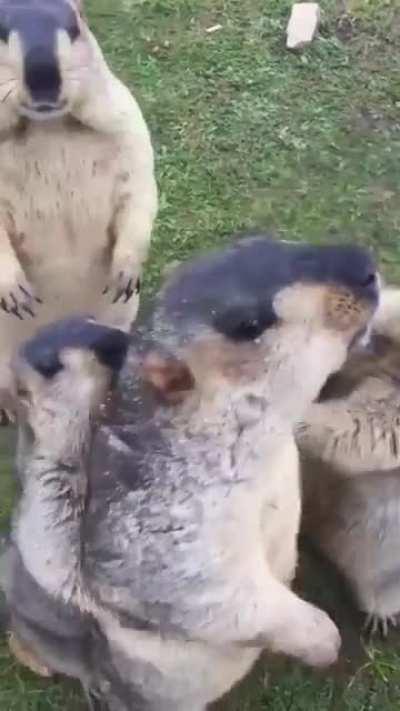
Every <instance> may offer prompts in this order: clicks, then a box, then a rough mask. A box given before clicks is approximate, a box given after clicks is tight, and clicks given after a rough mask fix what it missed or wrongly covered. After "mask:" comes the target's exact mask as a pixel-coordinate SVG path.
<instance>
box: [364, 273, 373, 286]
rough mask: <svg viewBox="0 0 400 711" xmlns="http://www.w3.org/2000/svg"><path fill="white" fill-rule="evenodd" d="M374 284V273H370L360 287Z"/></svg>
mask: <svg viewBox="0 0 400 711" xmlns="http://www.w3.org/2000/svg"><path fill="white" fill-rule="evenodd" d="M375 282H376V274H375V272H370V273H369V274H368V276H367V277H366V278H365V279H364V281H362V282H361V286H371V284H374V283H375Z"/></svg>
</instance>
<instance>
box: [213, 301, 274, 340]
mask: <svg viewBox="0 0 400 711" xmlns="http://www.w3.org/2000/svg"><path fill="white" fill-rule="evenodd" d="M275 321H276V318H275V315H274V314H273V313H271V314H269V315H267V314H266V313H265V314H262V313H259V310H258V309H257V308H254V309H246V310H242V309H237V308H236V309H230V310H228V311H225V312H224V313H222V314H219V315H218V316H217V317H216V318H215V321H214V326H215V328H216V329H217V331H219V332H220V333H223V334H224V336H226V337H227V338H230V339H231V340H233V341H254V340H255V339H256V338H258V337H259V336H261V334H262V333H263V332H264V331H265V330H266V329H267V328H269V327H270V326H272V325H273V323H275Z"/></svg>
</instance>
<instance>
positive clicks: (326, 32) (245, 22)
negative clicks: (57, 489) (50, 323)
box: [0, 0, 400, 711]
mask: <svg viewBox="0 0 400 711" xmlns="http://www.w3.org/2000/svg"><path fill="white" fill-rule="evenodd" d="M86 4H87V10H88V14H89V17H90V20H91V23H92V26H93V29H94V31H95V32H96V34H97V36H98V38H99V40H100V42H101V44H102V46H103V48H104V51H105V53H106V55H107V57H108V59H109V61H110V63H111V64H112V66H113V67H114V68H115V70H116V71H117V72H118V73H119V75H120V76H121V77H122V78H123V79H124V80H125V81H126V82H127V83H128V84H129V85H130V86H131V87H132V89H133V90H134V92H135V94H136V96H137V98H138V99H139V101H140V103H141V106H142V108H143V110H144V113H145V115H146V118H147V120H148V123H149V125H150V127H151V130H152V134H153V139H154V146H155V149H156V154H157V174H158V181H159V186H160V203H161V207H160V212H159V218H158V223H157V227H156V230H155V234H154V241H153V248H152V254H151V259H150V262H149V265H148V267H147V272H146V286H147V289H148V290H151V289H152V288H154V286H155V284H156V283H157V280H158V277H159V273H160V269H161V268H162V267H163V265H164V264H166V263H167V262H169V261H171V260H173V259H176V258H182V257H185V256H187V255H189V254H190V253H192V252H193V251H194V250H198V249H204V248H207V247H210V246H214V245H215V244H217V243H223V242H224V241H226V240H227V239H229V236H230V235H231V233H232V232H234V231H238V230H242V229H244V228H247V227H254V226H259V227H263V228H267V229H271V230H274V231H275V232H276V233H278V234H281V235H282V236H284V237H289V238H292V239H310V240H313V241H324V240H333V239H334V240H345V241H346V240H347V241H349V240H354V239H357V240H360V241H362V242H364V243H366V244H369V245H372V246H373V247H375V248H376V249H377V251H378V254H379V256H380V260H381V263H382V265H383V267H384V271H385V273H386V275H387V276H388V278H389V279H392V280H396V279H398V281H400V239H399V233H400V184H399V177H400V6H398V0H347V1H346V0H337V2H336V0H323V2H322V6H323V8H324V13H323V25H322V28H321V37H320V38H319V39H318V40H317V41H316V42H315V43H314V44H313V46H312V47H311V48H309V49H308V50H307V51H306V52H304V53H303V54H301V55H294V54H290V53H288V52H287V51H286V50H285V46H284V30H285V26H286V22H287V18H288V15H289V8H290V4H291V3H290V2H289V0H114V1H113V2H112V1H111V0H87V3H86ZM396 6H398V9H396ZM217 23H218V24H221V26H222V28H221V29H220V30H219V31H217V32H215V33H212V34H209V33H207V32H206V29H207V28H209V27H210V26H212V25H215V24H217ZM7 436H9V434H8V433H7ZM2 451H3V452H4V454H3V457H2V459H1V460H0V466H1V468H2V470H3V477H2V480H1V484H0V523H1V525H2V526H3V528H4V527H6V526H7V522H8V517H9V510H10V506H11V501H12V496H13V487H12V481H11V478H10V476H9V468H10V467H9V461H10V456H9V455H10V446H8V445H7V443H4V442H3V446H2ZM300 577H301V580H300V581H299V586H300V588H301V589H303V590H305V591H306V593H305V594H307V596H308V598H309V599H313V600H315V601H318V602H319V603H320V604H321V605H323V606H324V607H325V609H327V610H328V611H329V612H330V613H331V614H332V615H333V617H334V618H335V619H336V620H337V621H338V623H339V624H340V626H341V629H342V632H343V636H344V641H345V644H344V649H343V654H342V658H341V661H340V664H339V665H338V667H337V668H335V669H334V670H332V671H330V672H329V673H326V672H325V673H323V674H321V673H320V674H318V675H317V674H315V673H313V672H311V671H308V670H305V669H303V668H300V667H299V666H296V665H294V664H292V663H289V662H287V661H281V660H279V661H276V660H272V661H271V662H270V663H268V665H267V664H266V663H265V662H262V663H260V664H259V665H258V667H257V669H256V670H255V672H254V674H253V675H252V676H251V677H250V678H249V679H248V680H246V682H245V683H244V684H243V685H241V687H240V688H239V689H238V690H237V691H235V692H234V693H233V694H231V695H230V697H229V698H228V699H227V700H226V701H224V702H222V703H221V704H219V706H218V707H219V708H228V709H231V710H232V711H239V709H240V710H241V711H249V710H250V709H252V710H253V709H254V710H255V711H260V710H262V709H268V710H271V711H317V710H318V711H328V709H329V710H330V711H331V710H332V711H333V710H334V711H353V710H354V711H356V710H357V711H385V709H400V688H399V686H400V652H399V653H398V654H396V649H397V648H398V647H399V641H400V636H398V637H396V635H395V634H393V635H392V637H391V639H390V640H389V641H388V642H387V643H385V644H381V645H380V644H377V643H375V644H374V645H367V644H366V643H365V642H363V641H362V639H360V633H359V630H360V620H359V618H358V616H357V614H356V613H355V612H354V611H353V609H352V607H351V603H350V602H349V600H348V599H347V595H346V592H345V590H344V587H343V585H340V584H338V582H337V580H336V578H335V575H334V574H333V573H332V571H331V570H330V569H328V567H327V566H325V565H322V564H321V562H319V561H316V560H315V559H314V557H313V556H312V555H311V554H310V553H306V554H304V555H303V564H302V566H301V569H300ZM267 670H268V672H267ZM267 678H268V684H266V681H267ZM80 699H81V697H80V694H79V691H78V690H76V689H75V688H74V687H73V686H71V685H68V684H63V683H61V682H60V683H53V682H51V683H47V682H46V683H43V682H42V681H41V680H36V679H35V678H34V677H33V676H32V675H30V674H27V673H26V672H24V671H22V670H21V669H20V668H19V667H18V666H17V665H16V664H15V662H14V661H12V660H11V659H10V658H9V657H8V655H7V652H6V647H5V645H3V646H2V647H0V709H1V711H50V709H51V710H52V711H61V709H63V710H67V711H79V709H83V708H84V704H83V702H82V701H80Z"/></svg>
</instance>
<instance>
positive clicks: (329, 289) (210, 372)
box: [144, 237, 379, 401]
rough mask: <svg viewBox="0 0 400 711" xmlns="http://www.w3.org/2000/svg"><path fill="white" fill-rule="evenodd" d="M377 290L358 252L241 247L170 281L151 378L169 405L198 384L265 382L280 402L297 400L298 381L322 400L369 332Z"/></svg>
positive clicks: (265, 242)
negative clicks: (324, 388)
mask: <svg viewBox="0 0 400 711" xmlns="http://www.w3.org/2000/svg"><path fill="white" fill-rule="evenodd" d="M378 291H379V289H378V283H377V275H376V267H375V264H374V262H373V259H372V257H371V255H370V254H369V253H368V252H367V251H366V250H364V249H362V248H360V247H357V246H347V247H346V246H311V245H308V244H300V243H297V244H294V243H283V242H276V241H273V240H270V239H268V238H265V237H252V238H250V239H244V240H240V241H239V242H237V243H236V244H234V246H232V247H231V248H228V249H227V250H225V251H223V252H221V253H218V254H211V255H209V256H206V257H204V258H200V259H197V260H195V261H194V262H192V263H189V264H187V265H184V266H183V267H179V268H178V269H177V270H176V272H175V273H174V274H173V276H172V277H171V278H170V280H169V281H168V282H167V284H166V286H165V288H164V289H163V290H162V292H161V295H160V299H159V304H158V307H157V308H156V311H155V315H154V320H153V333H152V337H153V342H154V343H153V347H150V349H149V353H148V355H147V358H146V359H145V369H144V370H145V374H146V377H147V378H148V379H149V380H150V382H151V383H152V384H153V385H154V386H155V387H156V388H157V390H158V391H159V392H160V393H161V394H163V395H165V396H166V397H167V399H170V400H172V401H175V400H179V399H180V398H181V397H183V394H184V393H185V392H186V391H187V390H190V389H192V388H194V387H195V386H197V387H198V388H200V389H202V388H206V389H207V390H208V391H216V390H218V389H219V388H226V389H230V390H232V387H233V386H235V385H240V386H242V385H244V386H246V384H249V383H250V384H251V383H254V382H256V381H257V380H260V378H261V379H264V381H265V382H267V381H269V387H270V389H271V388H272V389H273V390H274V391H275V392H276V394H277V396H279V393H282V392H284V391H285V389H288V388H289V389H291V390H292V399H293V397H295V396H294V395H293V393H294V392H299V388H301V384H302V383H305V384H307V388H308V389H309V390H310V391H312V392H313V396H316V395H317V393H318V390H319V388H320V387H321V385H322V383H323V382H324V381H325V379H326V377H327V376H328V375H329V374H330V373H331V372H332V371H333V370H335V369H337V368H339V367H340V366H341V365H342V363H343V361H344V359H345V357H346V355H347V351H348V348H349V345H350V344H351V343H352V342H353V341H354V339H356V338H357V337H358V336H359V335H361V334H362V333H363V332H364V330H365V328H366V327H367V325H368V323H369V321H370V319H371V317H372V314H373V312H374V310H375V308H376V306H377V303H378ZM307 397H308V396H307ZM300 399H301V398H300Z"/></svg>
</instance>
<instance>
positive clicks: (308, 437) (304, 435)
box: [296, 400, 400, 477]
mask: <svg viewBox="0 0 400 711" xmlns="http://www.w3.org/2000/svg"><path fill="white" fill-rule="evenodd" d="M384 415H385V412H384V410H383V411H382V412H380V411H379V410H376V412H374V413H372V412H369V411H368V410H367V409H366V407H365V405H364V404H363V403H362V402H360V403H349V402H348V401H347V400H336V401H334V402H332V401H327V402H323V403H314V404H312V405H311V407H310V408H309V409H308V410H307V413H306V416H305V418H304V419H303V421H302V422H301V424H300V425H299V426H298V427H297V428H296V441H297V444H298V446H299V448H300V451H301V453H302V454H305V455H311V456H312V457H313V458H314V459H317V460H318V459H319V460H320V461H321V463H327V464H329V465H330V466H331V467H332V469H335V470H337V471H338V472H340V475H341V476H348V477H355V476H362V475H363V474H366V473H368V472H370V471H373V470H379V471H387V470H390V469H394V468H396V467H398V466H399V463H400V462H399V456H398V450H397V447H396V446H393V445H392V441H393V436H395V437H396V438H397V433H395V434H394V435H393V436H392V432H387V433H385V431H384V428H383V427H382V416H384Z"/></svg>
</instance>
